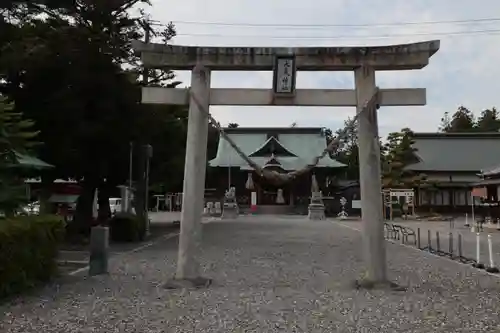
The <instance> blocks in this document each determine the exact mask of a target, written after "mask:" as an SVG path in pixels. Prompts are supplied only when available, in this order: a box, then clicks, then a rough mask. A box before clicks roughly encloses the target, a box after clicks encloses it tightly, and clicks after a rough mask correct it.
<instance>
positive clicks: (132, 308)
mask: <svg viewBox="0 0 500 333" xmlns="http://www.w3.org/2000/svg"><path fill="white" fill-rule="evenodd" d="M360 242H361V235H360V233H359V232H357V231H353V230H351V229H348V228H346V227H342V226H339V225H336V224H333V223H331V222H328V221H315V222H311V221H305V220H301V219H287V220H285V219H273V220H270V219H265V218H245V219H239V220H238V221H229V222H222V221H221V222H212V223H209V224H205V225H204V248H203V255H204V268H205V270H206V275H207V276H209V277H213V278H214V279H215V285H213V286H211V287H210V288H208V289H202V290H196V291H169V290H165V289H163V288H162V287H161V285H162V284H163V283H164V282H165V281H166V280H167V279H168V278H169V277H171V275H172V274H173V272H174V262H175V259H176V247H177V244H176V242H175V241H174V240H173V239H171V240H164V241H161V242H158V243H157V244H156V245H153V246H151V247H149V248H147V249H145V250H143V251H140V252H136V253H131V254H127V255H123V256H120V257H115V258H114V259H113V260H112V262H111V269H112V274H111V275H110V276H106V277H98V278H90V279H84V278H81V277H80V278H77V277H75V278H74V279H73V280H69V281H68V283H66V284H64V285H61V286H54V287H52V288H47V289H46V290H43V291H41V292H40V293H39V295H38V296H33V297H25V298H23V299H20V300H18V301H17V302H16V303H15V304H10V305H4V306H3V307H0V313H2V314H3V315H2V317H1V318H0V319H1V321H0V322H1V324H0V332H6V333H13V332H22V333H32V332H37V333H41V332H47V333H52V332H61V333H62V332H64V333H66V332H72V333H73V332H103V333H104V332H106V333H112V332H120V333H121V332H175V333H183V332H186V333H187V332H204V333H205V332H207V333H208V332H224V333H225V332H258V333H261V332H286V333H289V332H308V333H312V332H498V331H496V330H495V328H497V327H499V324H500V317H499V313H498V309H499V308H500V301H499V291H500V285H499V282H500V279H497V278H495V277H491V276H488V275H485V274H483V273H481V272H478V271H475V270H473V269H471V268H469V267H467V266H461V265H458V264H456V263H453V262H449V261H447V260H445V259H442V258H437V257H429V256H425V255H423V254H422V253H421V252H418V251H414V250H411V249H407V248H404V247H401V246H399V245H394V244H388V258H389V266H390V267H389V268H390V275H391V279H392V280H396V281H398V283H400V284H403V285H407V286H409V290H408V291H406V292H389V291H364V290H360V291H358V290H354V289H353V288H352V282H353V279H354V278H356V277H358V276H359V275H360V274H362V262H361V257H360V247H361V243H360Z"/></svg>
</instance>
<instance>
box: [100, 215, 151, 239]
mask: <svg viewBox="0 0 500 333" xmlns="http://www.w3.org/2000/svg"><path fill="white" fill-rule="evenodd" d="M109 228H110V237H111V240H112V241H115V242H137V241H141V240H143V239H144V236H145V231H146V224H145V221H142V219H140V218H139V217H138V216H137V215H134V214H130V213H118V214H116V215H114V216H113V217H112V218H111V219H110V220H109Z"/></svg>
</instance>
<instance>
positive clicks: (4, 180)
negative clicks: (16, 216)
mask: <svg viewBox="0 0 500 333" xmlns="http://www.w3.org/2000/svg"><path fill="white" fill-rule="evenodd" d="M33 125H34V123H33V122H32V121H30V120H25V119H23V118H22V114H20V113H18V112H15V111H14V106H13V105H12V104H10V103H7V102H6V101H5V99H3V98H2V99H0V211H1V212H2V213H4V214H5V215H7V216H9V215H12V214H13V213H14V212H15V211H16V209H17V208H18V207H19V206H20V205H21V204H23V203H25V202H26V200H27V197H26V188H25V185H24V179H23V177H22V175H21V174H20V173H19V168H17V166H18V165H19V162H18V156H19V154H20V153H27V152H29V150H30V148H32V147H33V146H34V145H36V144H37V143H36V142H34V141H33V139H34V138H35V137H36V136H37V135H38V132H33V131H31V128H32V127H33Z"/></svg>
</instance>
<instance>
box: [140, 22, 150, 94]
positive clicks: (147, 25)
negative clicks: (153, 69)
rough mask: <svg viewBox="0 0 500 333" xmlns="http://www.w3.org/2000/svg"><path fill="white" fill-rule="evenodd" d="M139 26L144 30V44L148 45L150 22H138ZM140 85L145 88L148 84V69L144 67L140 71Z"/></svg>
mask: <svg viewBox="0 0 500 333" xmlns="http://www.w3.org/2000/svg"><path fill="white" fill-rule="evenodd" d="M140 25H141V26H142V28H143V29H144V42H145V43H146V44H149V42H150V41H151V32H152V30H151V22H149V20H148V19H144V20H142V21H140ZM142 83H143V84H144V86H145V87H146V86H147V85H148V84H149V68H147V67H146V66H144V68H143V70H142Z"/></svg>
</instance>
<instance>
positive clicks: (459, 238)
mask: <svg viewBox="0 0 500 333" xmlns="http://www.w3.org/2000/svg"><path fill="white" fill-rule="evenodd" d="M457 247H458V258H460V259H462V258H463V256H462V234H458V244H457Z"/></svg>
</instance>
